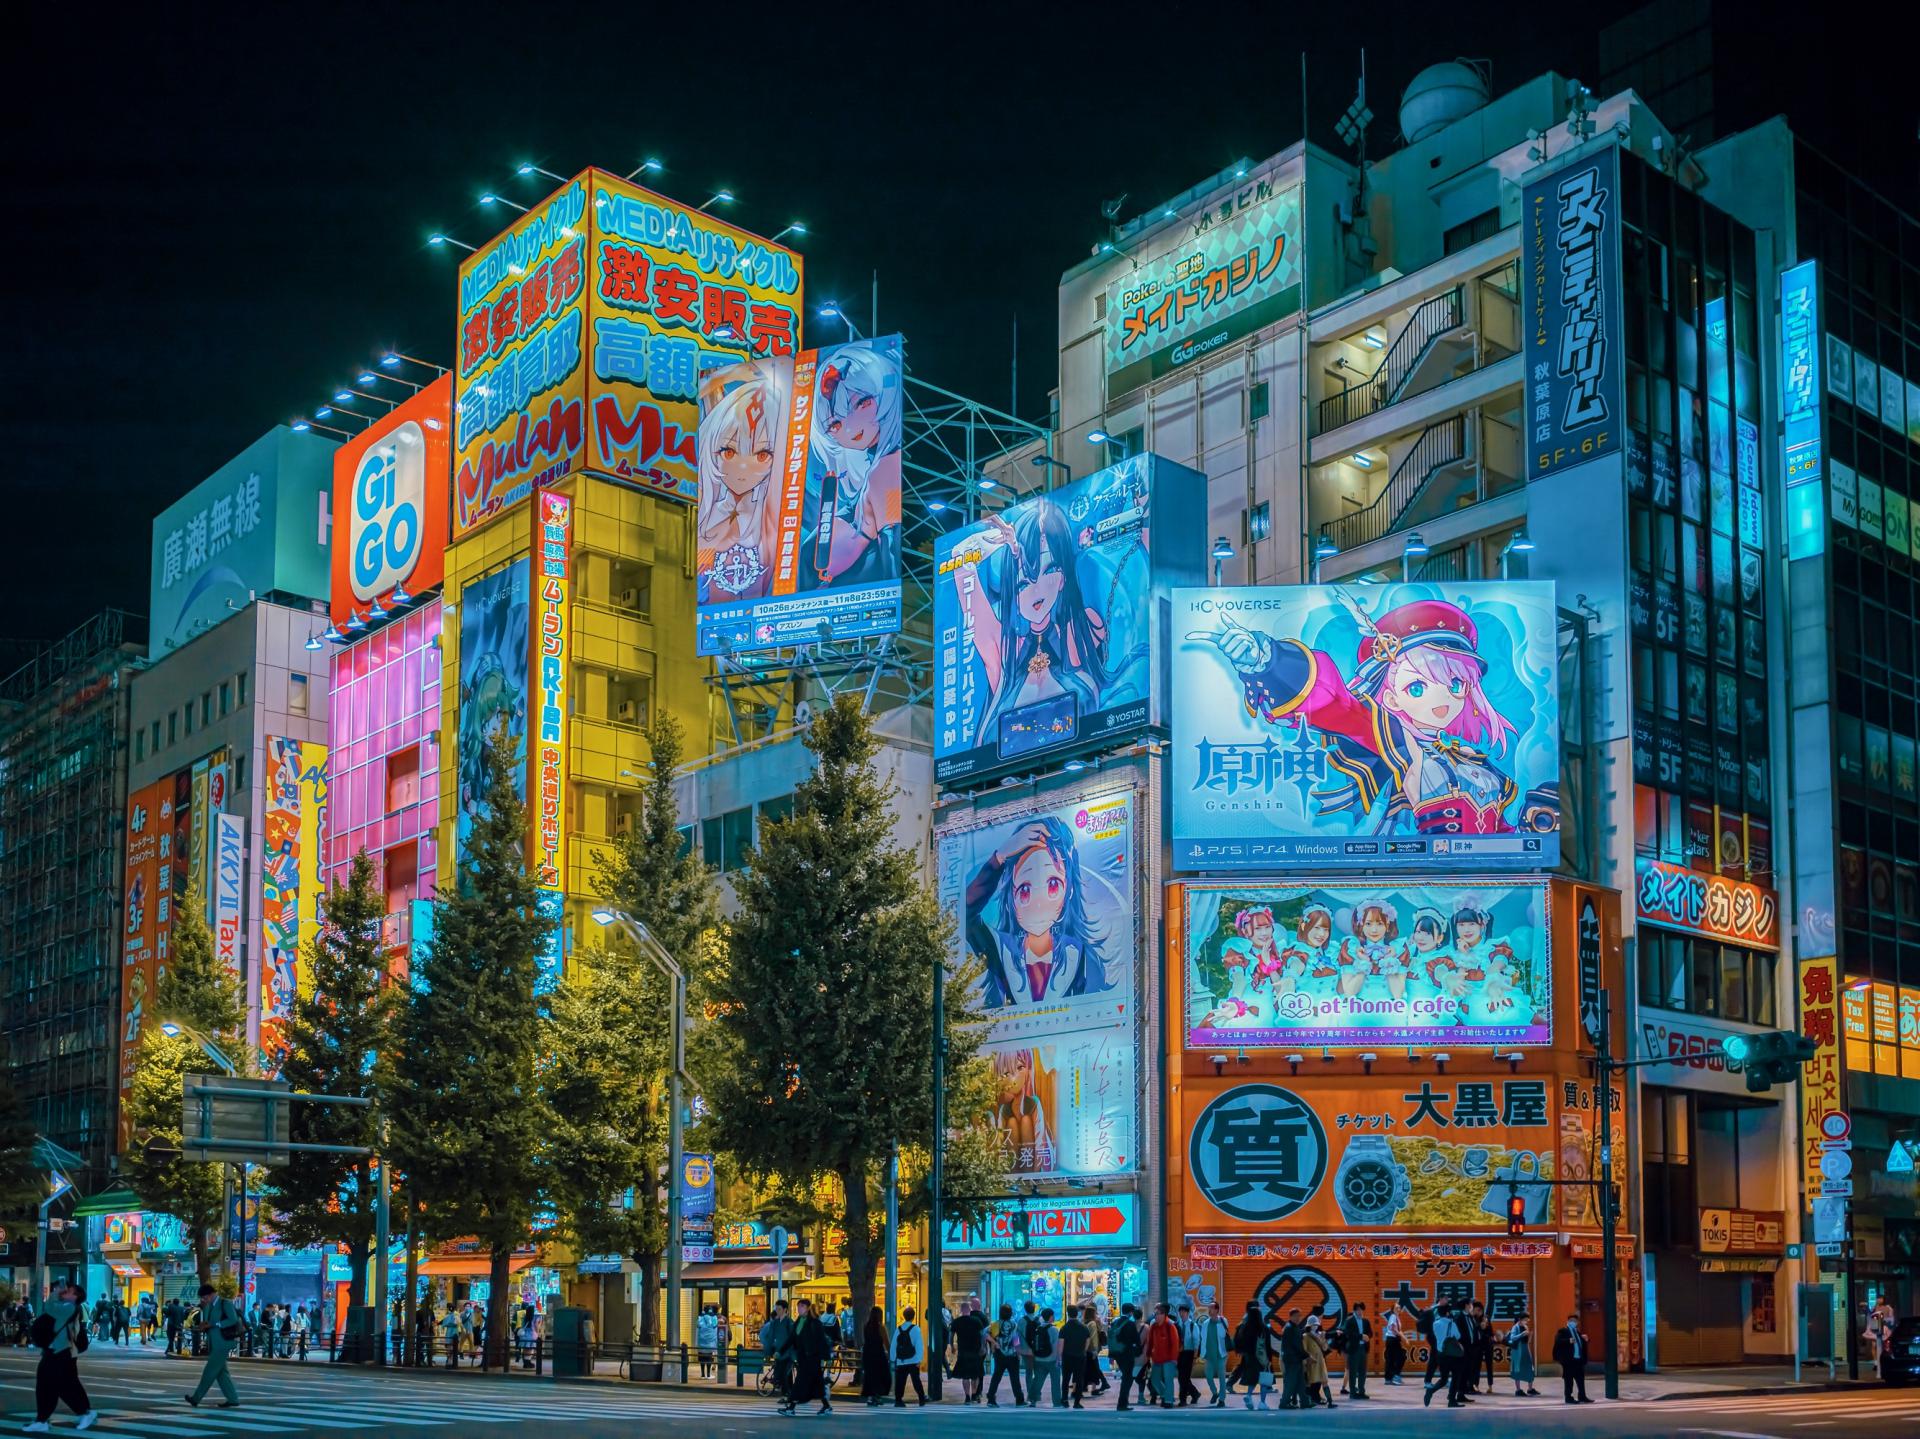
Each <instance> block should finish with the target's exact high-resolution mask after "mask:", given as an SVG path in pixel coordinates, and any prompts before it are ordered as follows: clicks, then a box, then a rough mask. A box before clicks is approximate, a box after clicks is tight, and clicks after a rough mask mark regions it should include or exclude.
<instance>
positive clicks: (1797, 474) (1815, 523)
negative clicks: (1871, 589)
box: [1780, 260, 1827, 560]
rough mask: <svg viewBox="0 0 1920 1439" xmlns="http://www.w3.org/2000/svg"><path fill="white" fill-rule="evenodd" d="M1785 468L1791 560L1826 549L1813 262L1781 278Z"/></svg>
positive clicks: (1817, 308) (1817, 294) (1782, 467)
mask: <svg viewBox="0 0 1920 1439" xmlns="http://www.w3.org/2000/svg"><path fill="white" fill-rule="evenodd" d="M1780 420H1781V430H1780V472H1781V475H1782V477H1783V478H1784V480H1785V483H1786V487H1787V558H1788V559H1795V560H1797V559H1803V558H1805V557H1806V556H1808V555H1817V554H1819V553H1820V551H1821V550H1822V549H1823V548H1824V547H1825V540H1826V529H1827V525H1826V517H1825V514H1824V513H1823V511H1824V508H1825V507H1824V506H1823V505H1822V503H1821V499H1820V480H1821V473H1822V469H1823V461H1824V459H1825V446H1824V444H1823V442H1822V439H1823V437H1822V434H1821V417H1820V275H1819V270H1818V269H1817V268H1816V266H1815V265H1814V262H1813V261H1812V260H1808V261H1806V262H1805V263H1804V264H1799V265H1795V266H1794V267H1793V268H1792V269H1791V270H1787V271H1784V272H1782V274H1781V276H1780Z"/></svg>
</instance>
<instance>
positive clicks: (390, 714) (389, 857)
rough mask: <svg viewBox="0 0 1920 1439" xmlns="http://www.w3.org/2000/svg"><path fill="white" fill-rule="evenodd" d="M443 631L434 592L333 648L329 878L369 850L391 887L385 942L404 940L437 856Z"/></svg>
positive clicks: (429, 888) (428, 888) (336, 878)
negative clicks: (401, 613)
mask: <svg viewBox="0 0 1920 1439" xmlns="http://www.w3.org/2000/svg"><path fill="white" fill-rule="evenodd" d="M439 634H440V600H439V599H438V597H436V598H434V599H432V600H430V601H428V602H427V603H425V604H423V605H421V606H420V607H419V608H418V609H416V610H413V611H410V612H409V613H407V614H406V615H404V616H402V617H400V618H399V619H396V620H393V621H391V622H389V623H388V624H386V625H384V626H382V627H381V628H379V629H377V630H374V631H373V632H372V633H370V634H368V635H365V636H363V637H362V638H361V639H359V640H357V641H355V642H354V643H353V644H351V645H348V646H346V647H345V648H343V649H341V650H339V651H338V652H336V653H335V655H334V656H333V693H332V697H331V714H332V721H333V723H332V733H331V736H330V739H331V742H332V751H331V754H330V756H329V767H330V769H331V778H332V788H331V792H330V797H329V811H328V816H329V817H328V826H329V833H328V837H327V868H326V880H327V883H328V884H329V885H331V884H334V883H336V882H344V881H345V879H346V877H347V866H348V865H349V864H350V863H351V862H352V860H353V856H354V855H355V854H357V853H358V852H359V851H360V850H362V849H364V850H366V852H367V854H368V855H369V856H370V857H371V858H372V860H373V862H374V874H375V878H376V882H377V883H378V884H380V885H381V886H382V888H384V890H385V891H386V896H387V942H388V943H389V944H391V945H395V946H401V947H404V946H405V945H407V944H408V943H409V941H410V939H411V901H413V900H415V899H430V898H432V896H433V892H434V888H433V877H434V874H435V866H436V864H437V863H438V860H439V855H438V853H437V843H436V837H435V833H434V825H435V822H436V820H437V819H438V817H439V799H440V756H439V751H438V748H437V745H436V740H435V732H436V730H437V729H438V727H439V724H440V651H439V649H438V648H437V647H436V645H435V643H434V642H435V640H436V639H437V638H438V636H439Z"/></svg>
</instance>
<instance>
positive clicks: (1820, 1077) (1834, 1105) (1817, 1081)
mask: <svg viewBox="0 0 1920 1439" xmlns="http://www.w3.org/2000/svg"><path fill="white" fill-rule="evenodd" d="M1800 1033H1801V1034H1803V1035H1805V1036H1806V1037H1807V1038H1808V1039H1810V1040H1812V1041H1813V1042H1814V1043H1815V1044H1816V1045H1818V1046H1819V1050H1818V1052H1817V1053H1816V1054H1815V1055H1814V1057H1813V1058H1812V1059H1810V1060H1808V1061H1807V1062H1806V1064H1805V1065H1803V1066H1802V1067H1801V1070H1800V1146H1801V1156H1802V1160H1803V1163H1802V1169H1803V1170H1804V1175H1805V1179H1804V1182H1805V1186H1806V1188H1805V1193H1806V1194H1808V1195H1809V1196H1813V1195H1818V1194H1819V1193H1820V1192H1821V1188H1822V1184H1823V1182H1824V1176H1823V1175H1822V1174H1821V1172H1820V1160H1821V1157H1822V1155H1823V1154H1824V1153H1825V1152H1826V1141H1825V1139H1824V1138H1823V1136H1822V1132H1821V1121H1822V1120H1824V1119H1825V1118H1826V1117H1827V1116H1828V1115H1829V1114H1842V1115H1844V1114H1845V1112H1846V1067H1845V1065H1844V1063H1843V1062H1842V1060H1841V1057H1840V961H1839V959H1838V958H1837V957H1836V956H1834V955H1830V954H1829V955H1823V956H1822V957H1821V958H1819V959H1809V960H1803V961H1802V962H1801V965H1800Z"/></svg>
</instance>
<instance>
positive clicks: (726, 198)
mask: <svg viewBox="0 0 1920 1439" xmlns="http://www.w3.org/2000/svg"><path fill="white" fill-rule="evenodd" d="M732 203H733V191H731V190H729V189H726V188H725V187H724V186H723V187H722V188H720V189H718V190H715V191H714V192H713V193H712V194H711V195H709V196H707V198H706V199H705V200H704V201H703V202H701V205H700V209H701V211H702V212H703V213H704V212H705V211H706V209H707V208H708V206H711V205H731V204H732Z"/></svg>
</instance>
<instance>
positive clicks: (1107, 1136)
mask: <svg viewBox="0 0 1920 1439" xmlns="http://www.w3.org/2000/svg"><path fill="white" fill-rule="evenodd" d="M1136 824H1137V811H1136V805H1135V797H1134V792H1133V791H1132V790H1131V789H1121V790H1110V791H1107V792H1104V793H1096V794H1090V795H1088V796H1085V797H1078V798H1073V799H1068V800H1062V799H1060V798H1058V797H1054V798H1053V799H1051V800H1043V801H1040V802H1036V801H1034V800H1032V799H1028V800H1026V801H1024V802H1023V803H1019V804H1014V805H999V806H995V807H993V808H991V809H989V810H983V811H980V812H977V813H975V814H971V815H968V816H966V817H965V819H963V820H961V821H959V822H957V823H955V824H952V825H950V826H948V827H945V828H943V829H942V831H941V832H940V834H939V835H938V837H937V839H936V841H935V844H936V851H937V854H938V863H939V893H940V901H941V905H942V907H943V908H945V909H946V911H947V912H948V913H949V914H951V915H952V916H953V917H954V920H955V930H956V933H957V935H958V937H959V942H960V945H961V954H960V956H959V959H960V960H961V961H962V962H972V961H977V962H978V963H979V964H980V966H981V975H980V981H979V984H980V989H979V1003H980V1006H981V1009H982V1011H983V1012H984V1014H985V1015H986V1017H987V1019H988V1021H989V1025H990V1027H989V1029H988V1031H987V1035H986V1042H985V1044H984V1045H983V1046H982V1051H983V1053H984V1054H985V1055H986V1057H987V1058H988V1060H989V1062H990V1063H991V1064H992V1066H993V1077H994V1088H995V1104H994V1110H993V1116H992V1120H991V1123H992V1124H993V1126H994V1128H995V1130H996V1131H997V1132H998V1134H999V1136H1000V1139H1001V1141H1002V1144H1003V1146H1004V1148H1005V1151H1006V1156H1007V1172H1008V1173H1009V1174H1017V1175H1021V1176H1023V1177H1028V1178H1036V1179H1037V1178H1060V1177H1082V1176H1089V1175H1100V1174H1118V1173H1125V1172H1128V1171H1131V1170H1133V1169H1136V1168H1138V1167H1139V1154H1138V1150H1137V1130H1138V1102H1137V1084H1138V1081H1137V1066H1136V1063H1135V1046H1136V1039H1137V1031H1138V1022H1139V1017H1138V1013H1137V1009H1136V1004H1137V999H1136V996H1137V979H1136V969H1137V954H1138V938H1137V933H1136V932H1137V920H1136V912H1137V904H1136V894H1137V891H1136V887H1135V878H1134V871H1135V865H1136V862H1137V846H1136V842H1135V838H1134V831H1135V826H1136Z"/></svg>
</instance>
